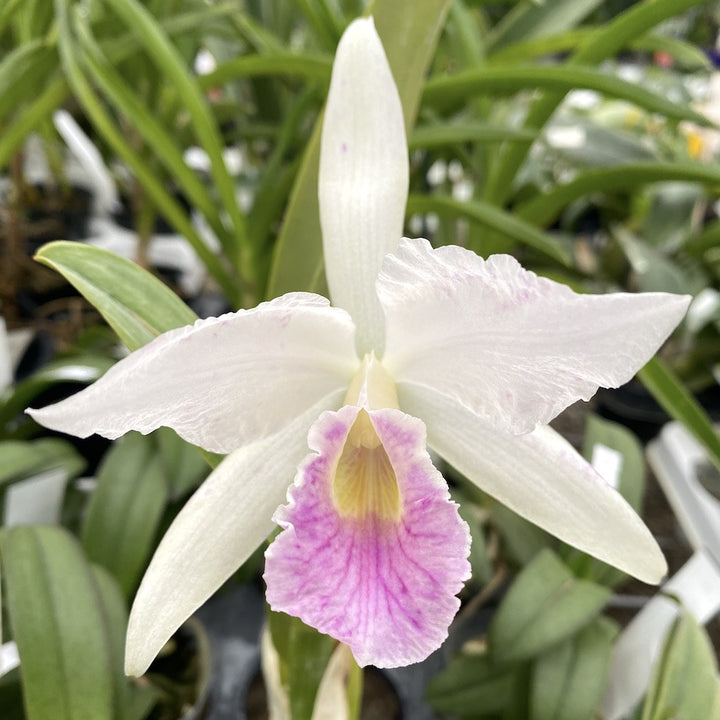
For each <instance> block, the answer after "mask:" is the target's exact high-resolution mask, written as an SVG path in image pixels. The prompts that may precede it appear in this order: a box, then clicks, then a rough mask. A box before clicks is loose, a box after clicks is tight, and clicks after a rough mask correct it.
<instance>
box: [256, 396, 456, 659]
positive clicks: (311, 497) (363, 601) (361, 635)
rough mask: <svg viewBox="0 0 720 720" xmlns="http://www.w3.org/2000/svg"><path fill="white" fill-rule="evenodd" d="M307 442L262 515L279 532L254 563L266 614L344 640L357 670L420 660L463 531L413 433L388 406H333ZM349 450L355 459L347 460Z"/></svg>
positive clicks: (443, 609) (439, 631)
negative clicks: (276, 502)
mask: <svg viewBox="0 0 720 720" xmlns="http://www.w3.org/2000/svg"><path fill="white" fill-rule="evenodd" d="M376 441H377V443H376V444H375V442H376ZM363 443H366V444H365V445H363ZM309 444H310V447H311V449H312V450H313V451H314V452H313V453H312V454H310V455H308V456H307V458H306V459H305V461H304V462H303V463H302V464H301V466H300V469H299V471H298V474H297V476H296V478H295V482H294V483H293V485H292V487H291V488H290V490H289V492H288V504H287V505H285V506H283V507H281V508H280V509H279V510H278V511H277V512H276V513H275V517H274V519H275V521H276V522H277V523H278V524H279V525H280V526H281V527H282V528H283V532H281V533H280V535H279V536H278V537H277V538H276V539H275V541H274V542H273V543H272V545H271V546H270V547H269V548H268V550H267V552H266V555H265V557H266V564H265V581H266V583H267V599H268V602H269V603H270V606H271V607H272V609H273V610H278V611H282V612H286V613H289V614H291V615H295V616H297V617H299V618H300V619H301V620H303V621H304V622H306V623H307V624H309V625H312V626H313V627H315V628H317V629H318V630H319V631H320V632H324V633H327V634H329V635H331V636H332V637H334V638H336V639H338V640H340V641H341V642H344V643H346V644H347V645H349V646H350V648H351V650H352V651H353V654H354V656H355V658H356V660H357V661H358V663H359V664H360V665H368V664H373V665H376V666H378V667H396V666H401V665H408V664H410V663H414V662H418V661H420V660H423V659H424V658H425V657H427V656H428V655H429V654H430V653H431V652H433V651H434V650H436V649H437V648H438V647H440V645H441V644H442V642H443V641H444V639H445V638H446V637H447V632H448V627H449V625H450V622H451V621H452V619H453V617H454V615H455V613H456V612H457V609H458V607H459V605H460V602H459V600H458V598H457V597H455V595H456V593H458V592H459V591H460V589H461V588H462V586H463V583H464V581H465V580H466V579H467V578H468V577H469V575H470V566H469V563H468V560H467V556H468V553H469V548H470V536H469V532H468V528H467V525H466V524H465V523H464V522H463V521H462V520H461V519H460V517H459V515H458V512H457V505H456V504H455V503H453V502H451V501H450V499H449V493H448V488H447V485H446V483H445V481H444V479H443V477H442V475H441V474H440V473H439V472H438V471H437V470H436V469H435V467H433V465H432V462H431V460H430V456H429V455H428V453H427V450H426V448H425V426H424V425H423V423H422V422H421V421H420V420H418V419H417V418H414V417H411V416H410V415H406V414H405V413H403V412H401V411H399V410H396V409H393V408H384V409H379V410H366V409H363V408H361V407H358V406H345V407H343V408H341V409H340V410H339V411H337V412H326V413H323V415H321V416H320V418H319V419H318V421H317V422H316V423H315V425H314V426H313V427H312V428H311V430H310V435H309ZM373 444H374V447H371V446H372V445H373ZM358 449H359V452H360V453H361V454H362V453H363V452H364V453H365V457H364V458H358V457H355V458H354V459H348V455H352V454H353V452H354V451H356V450H358ZM373 453H381V454H380V455H379V457H374V458H373V457H369V456H371V455H372V454H373ZM343 456H345V457H343ZM385 458H387V464H385V463H386V461H385ZM368 462H369V463H370V465H368V464H367V463H368ZM373 463H374V464H373ZM343 465H345V467H343ZM375 470H378V471H379V472H378V473H376V472H375ZM338 471H339V472H338ZM374 481H376V482H379V483H380V485H379V487H378V486H375V487H373V486H372V484H373V482H374ZM338 483H339V484H340V486H341V487H340V488H338ZM347 483H355V486H354V487H352V488H351V489H350V490H349V491H347V492H346V493H345V494H343V492H344V490H347V488H345V487H343V486H344V485H346V484H347Z"/></svg>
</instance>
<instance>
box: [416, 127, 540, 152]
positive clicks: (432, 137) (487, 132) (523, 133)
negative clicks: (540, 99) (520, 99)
mask: <svg viewBox="0 0 720 720" xmlns="http://www.w3.org/2000/svg"><path fill="white" fill-rule="evenodd" d="M536 137H537V133H533V132H532V131H529V130H515V129H514V128H508V127H499V126H494V125H488V124H487V123H477V122H473V123H440V124H437V125H424V126H422V127H416V128H415V130H413V134H412V135H411V136H410V139H409V140H408V145H409V146H410V149H411V150H415V149H417V148H435V147H443V146H445V145H457V144H460V143H476V142H478V143H494V142H502V141H504V140H507V141H508V142H512V141H513V140H518V141H519V140H533V139H535V138H536Z"/></svg>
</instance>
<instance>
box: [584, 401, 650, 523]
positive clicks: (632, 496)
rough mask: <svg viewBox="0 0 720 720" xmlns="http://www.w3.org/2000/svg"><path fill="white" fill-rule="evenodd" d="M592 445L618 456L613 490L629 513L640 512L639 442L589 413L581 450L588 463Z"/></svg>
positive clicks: (642, 470)
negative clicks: (619, 495)
mask: <svg viewBox="0 0 720 720" xmlns="http://www.w3.org/2000/svg"><path fill="white" fill-rule="evenodd" d="M596 445H604V446H605V447H607V448H610V449H611V450H615V451H616V452H618V453H620V455H621V456H622V465H621V467H620V478H619V483H618V487H617V489H618V490H619V491H620V494H621V495H622V496H623V497H624V498H625V499H626V500H627V501H628V502H629V503H630V505H631V506H632V508H633V510H635V512H640V508H641V505H642V499H643V495H644V494H645V456H644V453H643V448H642V445H641V444H640V441H639V440H638V439H637V437H636V436H635V435H634V434H633V433H632V432H631V431H630V430H628V429H627V428H626V427H623V426H622V425H620V424H619V423H615V422H611V421H610V420H604V419H603V418H601V417H599V416H598V415H594V414H592V413H591V414H589V415H588V416H587V420H586V424H585V438H584V441H583V449H582V454H583V457H584V458H585V459H586V460H587V461H588V462H590V461H591V460H592V456H593V449H594V448H595V446H596Z"/></svg>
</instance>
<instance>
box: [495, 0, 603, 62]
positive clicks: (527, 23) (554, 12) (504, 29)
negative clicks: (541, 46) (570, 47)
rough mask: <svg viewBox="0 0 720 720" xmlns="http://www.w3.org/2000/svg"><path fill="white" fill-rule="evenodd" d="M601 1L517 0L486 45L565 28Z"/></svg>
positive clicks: (587, 13)
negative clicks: (540, 0) (522, 0)
mask: <svg viewBox="0 0 720 720" xmlns="http://www.w3.org/2000/svg"><path fill="white" fill-rule="evenodd" d="M601 2H602V0H554V2H542V3H529V2H524V3H518V4H517V5H515V7H514V8H513V9H512V10H510V12H508V13H507V14H506V15H505V16H504V17H503V19H502V20H501V21H500V22H499V23H498V24H497V26H496V27H495V28H494V29H493V32H492V34H491V36H490V43H489V45H490V48H491V50H496V49H498V48H502V47H504V46H506V45H509V44H511V43H517V42H519V41H521V40H526V39H528V38H536V37H543V36H546V35H553V34H555V33H558V32H562V31H563V30H569V29H570V28H572V27H573V26H574V25H576V24H577V23H578V22H580V21H581V20H583V19H584V18H585V17H586V16H587V15H589V14H590V13H591V12H592V11H593V10H594V9H595V8H597V6H598V5H600V4H601Z"/></svg>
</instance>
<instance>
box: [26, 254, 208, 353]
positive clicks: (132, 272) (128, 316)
mask: <svg viewBox="0 0 720 720" xmlns="http://www.w3.org/2000/svg"><path fill="white" fill-rule="evenodd" d="M35 259H36V260H38V261H39V262H41V263H43V265H47V266H48V267H51V268H52V269H53V270H56V271H57V272H59V273H60V274H61V275H63V277H65V279H66V280H67V281H68V282H69V283H71V284H72V285H74V286H75V288H77V290H78V292H80V293H81V294H82V295H83V296H84V297H86V298H87V300H88V301H89V302H91V303H92V304H93V305H94V306H95V307H96V308H97V310H98V311H99V312H100V313H101V314H102V316H103V317H104V318H105V320H106V321H107V323H108V324H109V325H110V327H112V329H113V330H114V331H115V332H116V333H117V335H118V337H119V338H120V339H121V340H122V341H123V342H124V343H125V344H126V345H127V346H128V348H130V350H137V349H138V348H140V347H142V346H143V345H145V344H146V343H148V342H150V341H151V340H152V339H153V338H154V337H156V336H157V335H159V334H160V333H163V332H166V331H167V330H172V329H173V328H177V327H182V326H183V325H189V324H191V323H193V322H194V321H195V320H197V316H196V315H195V313H194V312H193V311H192V310H191V309H190V308H189V307H188V306H187V305H185V303H183V302H182V300H180V298H179V297H178V296H177V295H175V293H173V292H172V290H170V288H168V287H167V285H165V284H164V283H162V282H161V281H160V280H158V279H157V278H156V277H154V276H153V275H151V274H150V273H149V272H147V270H143V269H142V268H141V267H139V266H138V265H136V264H135V263H133V262H130V260H126V259H125V258H122V257H120V256H118V255H115V254H113V253H111V252H108V251H107V250H102V249H100V248H96V247H93V246H92V245H85V244H83V243H74V242H67V241H63V240H58V241H56V242H51V243H48V244H47V245H44V246H43V247H42V248H40V250H39V251H38V253H37V255H36V256H35Z"/></svg>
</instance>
